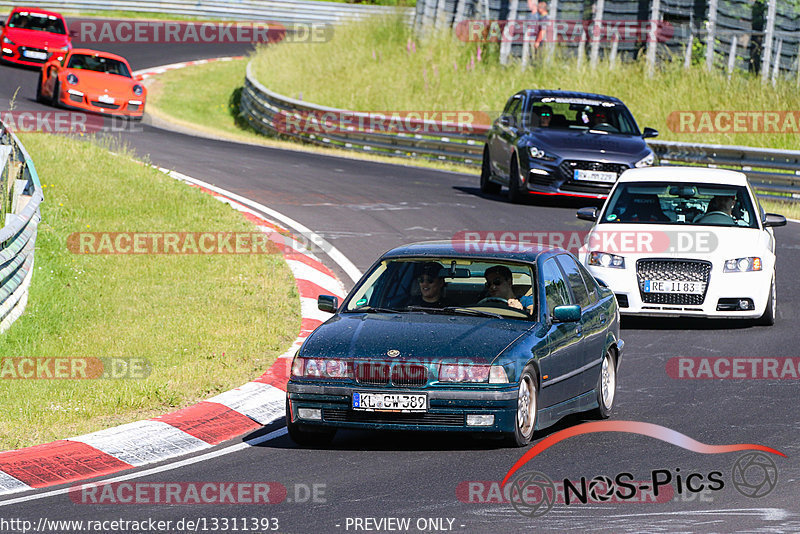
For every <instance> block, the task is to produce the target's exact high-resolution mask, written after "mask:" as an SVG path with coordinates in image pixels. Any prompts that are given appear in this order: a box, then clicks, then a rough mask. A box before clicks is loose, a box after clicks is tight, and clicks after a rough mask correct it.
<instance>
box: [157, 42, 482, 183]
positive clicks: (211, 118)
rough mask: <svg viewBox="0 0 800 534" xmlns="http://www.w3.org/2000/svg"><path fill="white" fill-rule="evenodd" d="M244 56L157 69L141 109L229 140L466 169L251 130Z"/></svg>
mask: <svg viewBox="0 0 800 534" xmlns="http://www.w3.org/2000/svg"><path fill="white" fill-rule="evenodd" d="M292 46H293V45H292ZM248 60H249V59H244V60H234V61H224V62H219V61H218V62H212V63H206V64H203V65H194V66H191V67H186V68H183V69H178V70H172V71H167V72H165V73H163V74H159V75H158V76H157V77H156V78H154V79H151V80H153V81H151V82H148V93H147V113H148V114H150V115H153V116H155V117H158V118H161V119H164V120H167V121H169V122H171V123H173V124H174V125H177V126H178V127H180V128H182V129H183V130H185V131H189V132H194V133H197V132H204V133H206V134H210V135H213V136H216V137H222V138H225V139H231V140H235V141H241V142H246V143H255V144H260V145H265V146H271V147H276V148H281V149H285V150H302V151H306V152H314V153H319V154H328V155H335V156H338V157H351V158H358V159H366V160H370V161H380V162H383V163H393V164H396V165H397V164H402V165H413V166H424V167H429V168H434V169H441V170H451V171H465V172H471V170H470V169H469V168H467V167H464V166H460V165H454V164H450V163H441V162H423V161H421V160H410V159H400V158H392V157H388V156H376V155H374V154H364V153H357V152H351V151H344V150H338V149H334V148H326V147H318V146H314V145H307V144H301V143H296V142H291V141H283V140H280V139H277V138H274V137H266V136H264V135H261V134H260V133H257V132H256V131H255V130H253V129H252V128H251V127H250V125H249V124H248V123H247V121H246V120H244V119H243V118H242V117H241V116H240V115H239V96H240V94H241V90H242V84H243V83H244V76H245V68H246V67H247V62H248Z"/></svg>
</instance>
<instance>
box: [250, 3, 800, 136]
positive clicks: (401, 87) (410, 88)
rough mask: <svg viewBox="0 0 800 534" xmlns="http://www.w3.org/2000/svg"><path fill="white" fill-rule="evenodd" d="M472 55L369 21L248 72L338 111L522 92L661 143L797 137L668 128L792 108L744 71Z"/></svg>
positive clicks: (440, 39)
mask: <svg viewBox="0 0 800 534" xmlns="http://www.w3.org/2000/svg"><path fill="white" fill-rule="evenodd" d="M411 44H413V48H412V47H411V46H410V45H411ZM477 49H478V45H477V44H476V43H465V42H462V41H460V40H458V39H456V38H455V36H454V35H453V34H452V33H448V32H440V33H432V34H431V35H430V37H429V38H426V39H422V38H420V37H418V36H416V35H414V33H413V30H412V28H409V27H408V26H407V25H405V24H403V23H402V22H401V21H400V20H399V19H397V18H391V17H389V18H382V19H381V18H376V19H372V20H371V23H369V24H368V23H364V22H361V23H357V24H351V25H349V26H340V27H337V28H336V32H335V33H334V35H333V40H332V41H331V42H329V43H325V44H318V43H293V44H292V45H291V46H269V47H262V48H260V50H259V52H258V54H257V56H256V58H255V61H254V69H255V75H256V77H257V78H258V79H259V81H261V82H262V83H263V84H264V85H265V86H266V87H269V88H270V89H271V90H273V91H276V92H278V93H281V94H284V95H287V96H291V97H297V96H299V95H302V98H303V100H305V101H307V102H314V103H318V104H321V105H325V106H332V107H338V108H344V109H352V110H360V111H385V110H441V111H454V110H469V111H473V110H474V111H489V112H491V111H494V112H499V110H502V109H503V107H504V105H505V103H506V100H507V99H508V97H509V96H511V95H512V94H514V93H515V92H517V91H519V90H520V89H525V88H552V89H565V90H574V91H589V92H596V93H603V94H609V95H613V96H616V97H618V98H620V99H622V100H623V101H624V102H625V103H626V104H627V106H628V107H629V108H630V109H631V111H632V112H633V114H634V116H635V117H636V120H637V122H638V123H639V125H640V126H642V127H644V126H650V127H652V128H656V129H657V130H659V132H660V133H661V135H660V137H659V139H665V140H672V141H682V142H702V143H720V144H736V145H747V146H762V147H771V148H786V149H797V148H800V142H798V136H797V134H774V133H773V134H734V133H727V134H714V135H708V134H686V133H676V132H673V131H671V130H670V128H669V127H668V124H667V119H668V117H669V115H670V113H671V112H673V111H685V110H698V111H703V110H745V111H750V110H769V111H773V110H798V109H800V92H798V90H797V88H796V85H795V81H794V79H792V80H791V81H781V82H780V83H778V85H777V87H775V88H773V87H772V86H771V85H762V84H761V81H760V79H759V78H757V77H756V76H752V75H748V74H746V73H736V74H735V75H734V76H733V78H732V79H731V80H730V81H728V79H727V77H726V76H725V75H724V74H723V73H722V72H717V71H715V72H711V73H709V72H706V71H705V70H704V68H703V67H701V66H696V67H692V68H690V69H688V70H684V68H683V66H682V61H681V59H682V58H676V61H674V62H668V63H666V64H664V65H662V66H661V67H660V68H659V69H658V70H657V72H656V74H655V76H654V77H653V78H648V77H647V76H646V75H645V67H644V63H643V62H635V63H626V64H619V63H618V64H617V66H616V68H615V69H613V70H612V69H609V68H608V64H607V63H601V65H600V66H599V67H598V69H597V70H591V69H590V67H589V66H588V61H585V62H584V63H583V66H582V67H581V68H578V66H577V62H576V61H575V60H574V59H566V58H561V57H559V56H558V55H556V57H555V59H554V60H553V61H552V62H547V61H544V60H543V61H537V62H536V63H535V64H534V65H533V66H531V67H529V68H527V69H522V68H521V66H520V64H519V63H518V62H512V64H511V65H509V66H502V65H500V64H499V61H498V47H497V46H496V45H490V46H487V45H482V49H481V58H480V61H478V60H477ZM542 56H544V54H542ZM473 62H474V68H468V67H470V66H471V65H472V64H473ZM287 65H292V66H293V67H294V68H287V67H286V66H287ZM309 73H314V75H313V76H309ZM332 82H335V83H332Z"/></svg>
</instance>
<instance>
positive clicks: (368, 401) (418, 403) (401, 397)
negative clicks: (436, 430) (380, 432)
mask: <svg viewBox="0 0 800 534" xmlns="http://www.w3.org/2000/svg"><path fill="white" fill-rule="evenodd" d="M353 409H354V410H364V411H370V412H403V413H406V412H426V411H428V396H427V395H426V394H425V393H360V392H354V393H353Z"/></svg>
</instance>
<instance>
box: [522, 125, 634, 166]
mask: <svg viewBox="0 0 800 534" xmlns="http://www.w3.org/2000/svg"><path fill="white" fill-rule="evenodd" d="M526 137H527V138H528V140H530V142H531V144H533V145H535V146H537V147H538V148H541V149H542V150H544V151H546V152H552V153H555V154H556V155H558V156H561V157H562V158H564V159H575V158H578V159H586V158H588V159H592V160H612V159H613V160H622V161H624V162H629V163H633V162H635V160H637V158H638V159H641V158H643V157H645V156H646V155H647V154H648V153H649V149H648V148H647V143H645V141H644V139H642V138H641V137H639V136H636V135H615V134H601V133H591V132H589V131H588V130H557V129H547V128H538V129H536V130H532V131H531V132H529V133H528V135H527V136H526ZM600 151H604V152H600ZM598 152H600V153H598Z"/></svg>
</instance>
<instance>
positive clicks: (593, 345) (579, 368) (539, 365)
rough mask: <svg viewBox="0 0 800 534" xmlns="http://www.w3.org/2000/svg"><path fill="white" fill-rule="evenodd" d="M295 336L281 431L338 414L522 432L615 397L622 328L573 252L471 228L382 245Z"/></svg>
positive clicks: (327, 429) (306, 440)
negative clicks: (463, 235) (501, 248)
mask: <svg viewBox="0 0 800 534" xmlns="http://www.w3.org/2000/svg"><path fill="white" fill-rule="evenodd" d="M318 305H319V308H320V309H321V310H324V311H328V312H331V313H333V316H332V317H331V318H330V319H329V320H328V321H327V322H325V323H324V324H323V325H321V326H320V327H319V328H317V329H316V330H315V331H314V332H313V333H312V334H311V335H310V336H309V337H308V339H306V341H305V343H303V345H302V347H301V348H300V350H299V351H298V353H297V355H296V356H295V358H294V361H293V363H292V371H291V378H290V380H289V383H288V386H287V410H286V417H287V425H288V429H289V435H290V436H291V437H292V439H294V440H295V441H296V442H297V443H300V444H324V443H326V442H329V441H330V440H331V439H332V438H333V436H334V433H335V432H336V429H337V428H360V429H375V430H380V429H395V430H453V431H471V432H482V433H487V432H488V433H498V434H504V435H505V436H506V437H507V438H508V439H509V440H510V442H511V443H513V444H515V445H519V446H521V445H525V444H526V443H528V442H530V440H531V437H532V435H533V433H534V431H535V430H536V429H540V428H544V427H547V426H549V425H552V424H553V423H555V422H556V421H558V420H559V419H560V418H562V417H563V416H565V415H567V414H569V413H573V412H581V411H588V410H594V412H595V414H596V415H597V416H599V417H608V415H609V413H610V411H611V408H612V406H613V403H614V397H615V393H616V384H617V378H616V377H617V368H618V366H619V362H620V358H621V356H622V349H623V345H624V343H623V341H622V340H621V339H620V337H619V312H618V309H617V304H616V301H615V299H614V295H613V294H612V292H611V291H610V290H609V289H608V288H606V287H604V286H602V285H600V284H598V283H597V281H596V280H595V279H594V278H592V276H591V275H590V274H589V273H588V272H587V271H586V270H585V269H584V268H583V267H582V266H581V265H580V264H579V263H578V261H577V260H576V259H575V258H574V257H573V256H572V255H571V254H569V253H568V252H566V251H564V250H560V249H543V248H539V247H536V246H535V245H530V246H527V245H525V246H521V247H520V249H519V250H517V251H514V252H498V251H496V250H494V249H492V247H491V246H488V247H482V246H481V245H479V244H476V243H472V242H452V241H447V242H431V243H418V244H412V245H407V246H403V247H399V248H396V249H394V250H391V251H389V252H387V253H386V254H384V255H383V256H382V257H381V258H380V259H379V260H378V261H377V262H376V263H375V264H374V265H373V266H372V267H371V268H370V270H369V271H368V272H367V273H366V274H365V275H364V276H363V277H362V278H361V280H360V281H359V283H358V284H357V285H356V287H355V288H354V289H353V290H352V291H351V292H350V294H349V295H348V296H347V297H346V298H345V300H344V302H342V303H341V305H340V304H339V303H338V302H337V299H336V298H335V297H332V296H325V295H322V296H320V297H319V300H318Z"/></svg>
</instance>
